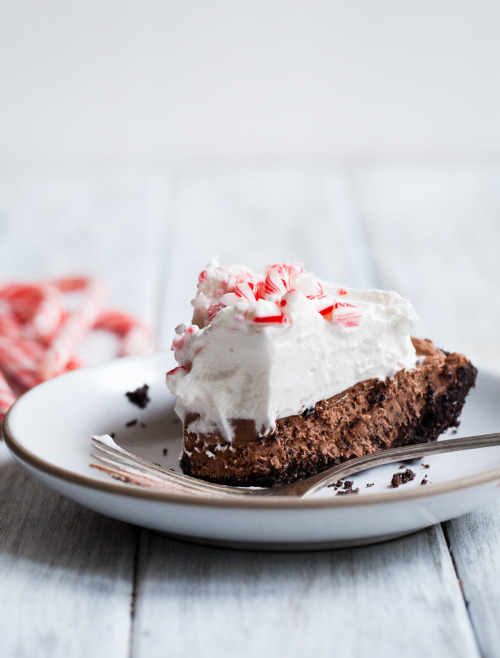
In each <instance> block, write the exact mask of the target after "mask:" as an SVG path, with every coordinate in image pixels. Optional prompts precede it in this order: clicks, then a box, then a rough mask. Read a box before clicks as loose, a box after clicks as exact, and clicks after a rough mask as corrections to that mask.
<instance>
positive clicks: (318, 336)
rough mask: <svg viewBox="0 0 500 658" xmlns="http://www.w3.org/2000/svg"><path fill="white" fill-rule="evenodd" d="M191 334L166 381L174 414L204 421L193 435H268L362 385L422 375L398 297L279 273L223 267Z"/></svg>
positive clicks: (406, 306)
mask: <svg viewBox="0 0 500 658" xmlns="http://www.w3.org/2000/svg"><path fill="white" fill-rule="evenodd" d="M192 304H193V306H194V314H193V324H192V325H191V326H189V327H186V326H185V325H179V326H178V327H177V329H176V335H175V338H174V341H173V345H172V349H173V350H174V354H175V358H176V361H177V363H178V364H179V366H178V367H177V368H174V369H173V370H171V371H170V372H169V373H167V385H168V387H169V389H170V391H171V392H172V393H173V394H174V395H176V396H177V397H178V402H177V406H176V411H177V413H178V414H179V416H180V417H181V418H182V419H184V417H185V414H186V412H187V411H189V412H193V413H195V414H199V418H198V419H197V420H195V421H193V422H192V423H191V424H190V425H189V427H188V430H189V431H191V432H196V433H200V434H210V433H212V432H214V431H217V430H219V431H220V432H221V434H222V435H223V437H224V438H226V439H227V440H228V441H231V439H232V436H233V431H232V424H231V420H232V419H251V420H254V422H255V427H256V431H257V432H258V433H259V434H260V435H265V434H268V433H269V432H272V431H273V429H274V428H275V424H276V420H277V419H278V418H284V417H286V416H291V415H294V414H299V413H302V412H303V411H305V410H306V409H309V408H311V407H314V405H315V404H316V402H318V401H320V400H323V399H327V398H330V397H332V396H334V395H337V394H338V393H341V392H342V391H344V390H345V389H347V388H349V387H351V386H353V385H354V384H356V383H357V382H359V381H362V380H364V379H369V378H372V377H374V378H380V379H384V378H385V377H390V376H393V375H394V374H395V373H396V372H397V371H398V370H400V369H401V368H406V369H412V368H414V367H415V366H416V362H417V359H416V354H415V349H414V347H413V345H412V342H411V339H410V332H411V330H412V328H413V326H414V324H415V322H416V321H417V316H416V314H415V312H414V310H413V308H412V306H411V304H410V303H409V302H408V301H407V300H406V299H403V298H402V297H400V296H399V295H398V294H397V293H395V292H385V291H382V290H356V289H346V288H343V287H341V286H338V285H336V284H333V283H328V282H326V281H322V280H320V279H318V278H317V277H315V276H314V274H312V273H311V272H304V271H303V268H302V266H301V265H300V264H299V263H277V264H273V265H270V266H268V267H267V268H266V271H265V273H264V275H259V274H256V273H254V272H251V271H250V270H248V269H247V268H245V267H242V266H239V265H230V266H222V265H220V264H219V263H218V261H217V259H214V260H212V262H211V263H210V264H209V265H208V266H207V268H206V269H205V270H204V271H203V272H202V273H201V274H200V277H199V280H198V293H197V295H196V297H195V299H194V300H193V302H192Z"/></svg>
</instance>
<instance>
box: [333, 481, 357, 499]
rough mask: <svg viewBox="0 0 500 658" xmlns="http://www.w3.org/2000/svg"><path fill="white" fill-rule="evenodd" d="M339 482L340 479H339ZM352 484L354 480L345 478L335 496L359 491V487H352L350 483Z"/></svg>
mask: <svg viewBox="0 0 500 658" xmlns="http://www.w3.org/2000/svg"><path fill="white" fill-rule="evenodd" d="M339 482H340V480H339ZM353 484H354V480H346V481H345V482H344V485H343V488H342V489H339V491H337V493H336V494H335V495H336V496H346V495H347V494H358V493H359V487H358V488H356V489H353V488H352V485H353Z"/></svg>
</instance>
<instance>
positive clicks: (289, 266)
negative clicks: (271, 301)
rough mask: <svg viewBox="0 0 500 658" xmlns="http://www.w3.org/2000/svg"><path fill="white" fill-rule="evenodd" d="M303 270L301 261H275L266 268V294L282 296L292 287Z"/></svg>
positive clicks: (267, 295) (266, 295)
mask: <svg viewBox="0 0 500 658" xmlns="http://www.w3.org/2000/svg"><path fill="white" fill-rule="evenodd" d="M302 271H303V269H302V265H301V264H300V263H275V264H274V265H269V266H268V267H267V268H266V278H265V281H264V296H265V297H269V296H271V295H278V296H279V297H282V296H283V295H285V294H286V293H287V292H288V291H289V290H291V289H292V287H293V283H294V280H295V277H296V276H297V274H301V273H302Z"/></svg>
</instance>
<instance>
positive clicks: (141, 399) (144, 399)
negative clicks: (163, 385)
mask: <svg viewBox="0 0 500 658" xmlns="http://www.w3.org/2000/svg"><path fill="white" fill-rule="evenodd" d="M148 390H149V386H148V385H147V384H144V386H139V388H136V389H135V391H127V393H125V395H126V396H127V397H128V399H129V400H130V402H132V404H135V405H137V406H138V407H140V408H141V409H145V408H146V407H147V405H148V403H149V402H151V399H150V397H149V396H148Z"/></svg>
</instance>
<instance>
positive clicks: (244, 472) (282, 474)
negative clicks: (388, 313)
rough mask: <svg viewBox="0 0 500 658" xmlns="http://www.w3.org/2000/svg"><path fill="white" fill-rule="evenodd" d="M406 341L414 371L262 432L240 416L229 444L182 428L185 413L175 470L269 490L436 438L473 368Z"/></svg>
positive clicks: (366, 385)
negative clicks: (413, 353)
mask: <svg viewBox="0 0 500 658" xmlns="http://www.w3.org/2000/svg"><path fill="white" fill-rule="evenodd" d="M412 341H413V344H414V346H415V349H416V352H417V355H418V356H419V357H421V359H420V360H419V365H418V366H417V367H416V368H415V369H414V370H400V371H398V372H397V373H396V374H395V375H394V377H387V378H386V379H385V380H379V379H367V380H364V381H362V382H359V383H358V384H356V385H355V386H352V387H351V388H349V389H347V390H345V391H343V392H342V393H339V394H338V395H334V396H333V397H331V398H329V399H327V400H321V401H320V402H318V403H316V405H315V406H314V407H313V408H311V409H307V410H306V411H304V412H303V413H302V414H300V415H296V416H289V417H287V418H281V419H278V420H277V421H276V429H275V431H274V432H273V433H271V434H268V435H266V436H264V437H259V436H258V434H257V433H256V430H255V424H254V422H253V420H245V419H234V420H233V421H232V425H233V429H234V439H233V441H232V442H231V443H229V442H228V441H226V440H225V439H224V438H223V437H222V435H221V434H220V433H219V432H214V433H211V434H209V435H205V434H199V435H198V434H195V433H192V432H188V431H187V429H186V428H187V427H188V426H189V424H190V423H191V422H192V421H193V420H196V418H197V417H198V416H197V415H196V414H189V413H188V414H187V415H186V419H185V426H184V428H185V429H184V451H183V454H182V458H181V468H182V470H183V471H184V473H187V474H189V475H192V476H194V477H198V478H201V479H205V480H210V481H212V482H218V483H220V484H231V485H239V486H260V487H272V486H276V485H279V484H286V483H288V482H294V481H295V480H299V479H302V478H305V477H308V476H310V475H315V474H316V473H318V472H320V471H322V470H324V469H326V468H329V467H330V466H334V465H336V464H340V463H341V462H344V461H346V460H348V459H352V458H353V457H358V456H360V455H365V454H369V453H373V452H377V451H379V450H384V449H387V448H391V447H397V446H404V445H410V444H415V443H426V442H429V441H436V440H437V438H438V436H439V435H440V434H442V432H444V431H445V430H446V429H448V428H449V427H456V426H457V425H458V417H459V415H460V412H461V411H462V407H463V405H464V402H465V398H466V396H467V394H468V392H469V390H470V389H471V387H473V386H474V383H475V380H476V375H477V370H476V368H475V367H474V366H473V365H472V364H471V363H470V361H469V360H468V359H467V358H466V357H465V356H464V355H462V354H457V353H453V354H450V353H448V352H444V351H442V350H440V349H437V348H436V347H434V345H433V344H432V342H431V341H429V340H421V339H416V338H413V339H412Z"/></svg>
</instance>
